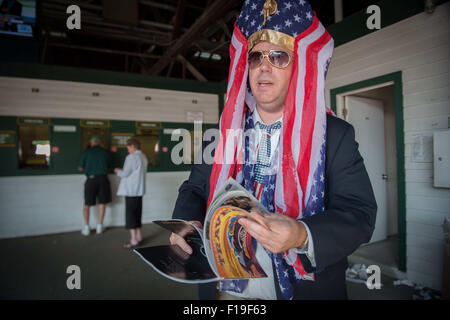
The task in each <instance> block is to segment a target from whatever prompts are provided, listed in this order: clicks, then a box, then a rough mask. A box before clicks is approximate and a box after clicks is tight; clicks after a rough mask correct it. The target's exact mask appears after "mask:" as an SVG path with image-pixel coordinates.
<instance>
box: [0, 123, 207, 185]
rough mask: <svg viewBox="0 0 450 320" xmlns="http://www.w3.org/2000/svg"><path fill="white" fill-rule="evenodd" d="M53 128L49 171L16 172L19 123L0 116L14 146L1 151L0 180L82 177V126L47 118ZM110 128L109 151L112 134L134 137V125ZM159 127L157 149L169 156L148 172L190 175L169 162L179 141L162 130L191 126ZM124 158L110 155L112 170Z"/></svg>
mask: <svg viewBox="0 0 450 320" xmlns="http://www.w3.org/2000/svg"><path fill="white" fill-rule="evenodd" d="M49 121H50V122H51V124H52V125H47V126H48V127H49V131H50V132H49V133H50V141H51V144H52V146H58V147H59V149H60V151H59V152H58V153H53V152H52V156H51V160H50V166H49V168H48V169H28V170H25V169H19V167H18V146H19V135H18V127H19V125H18V123H17V117H14V116H0V128H1V129H2V130H3V131H5V130H7V131H8V132H9V131H10V132H14V133H15V134H14V143H15V145H14V146H13V147H11V148H0V177H14V176H39V175H61V174H81V175H82V174H83V173H80V172H79V171H78V170H77V166H78V160H79V159H80V156H81V153H82V145H81V137H82V133H81V129H82V127H81V125H80V119H68V118H49ZM108 121H109V122H110V126H109V127H108V128H107V129H108V143H107V145H108V149H109V148H110V147H111V146H110V141H109V140H110V138H111V133H112V132H114V133H132V134H133V135H136V121H130V120H108ZM160 124H161V127H160V128H159V129H158V131H159V134H160V139H159V142H160V148H161V150H162V148H163V147H167V148H168V152H162V151H161V152H160V153H159V155H158V157H159V159H158V161H157V166H154V167H149V168H148V170H147V172H173V171H190V170H191V169H192V165H188V164H180V165H175V164H173V163H172V161H171V151H172V149H173V147H174V146H175V145H176V144H178V143H179V141H171V139H170V137H171V136H170V135H169V134H164V129H166V128H167V129H177V128H184V129H187V130H194V124H193V123H176V122H161V123H160ZM53 125H73V126H75V127H76V131H75V132H73V133H72V132H71V133H66V132H55V131H54V130H53V127H52V126H53ZM214 126H215V124H203V126H202V129H203V131H205V130H207V129H209V128H211V127H214ZM126 155H127V150H126V149H124V148H119V149H118V150H117V152H112V153H111V156H112V160H113V168H116V167H121V166H122V165H123V161H124V160H125V157H126Z"/></svg>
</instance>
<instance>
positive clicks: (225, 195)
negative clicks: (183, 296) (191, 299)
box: [133, 178, 268, 283]
mask: <svg viewBox="0 0 450 320" xmlns="http://www.w3.org/2000/svg"><path fill="white" fill-rule="evenodd" d="M257 212H260V213H262V214H264V213H268V212H267V210H266V209H265V208H264V207H263V206H262V205H261V204H260V203H259V202H258V201H257V200H256V198H255V197H253V195H252V194H250V193H249V192H248V191H247V190H245V189H244V188H243V187H242V186H241V185H240V184H239V183H237V182H236V181H235V180H234V179H232V178H230V179H229V180H228V181H227V182H226V183H225V185H224V186H222V188H221V189H220V190H219V191H218V193H217V195H216V196H215V197H214V199H213V201H212V202H211V205H210V206H209V208H208V211H207V213H206V218H205V221H204V224H203V226H204V229H203V230H202V229H199V228H198V227H197V226H196V225H194V224H191V223H189V222H186V221H183V220H178V219H173V220H156V221H153V222H154V223H155V224H158V225H159V226H161V227H163V228H165V229H167V230H169V231H171V232H174V233H176V234H178V235H180V236H182V237H183V238H184V239H185V240H186V242H187V243H188V244H189V245H190V246H191V248H192V250H193V252H192V254H188V253H186V252H184V251H183V250H182V249H181V248H180V247H179V246H178V245H163V246H153V247H146V248H138V249H134V250H133V251H134V252H135V253H136V254H138V255H139V256H140V257H141V258H142V259H143V260H144V261H145V262H146V263H148V264H149V265H150V266H152V267H153V268H154V269H155V270H156V271H157V272H158V273H160V274H161V275H163V276H165V277H167V278H169V279H172V280H174V281H178V282H183V283H202V282H212V281H218V280H223V279H249V278H264V277H267V275H266V274H265V272H264V271H263V269H262V268H261V266H260V265H259V263H258V261H257V260H256V257H255V252H256V240H255V239H253V238H252V237H251V236H250V234H248V233H247V232H246V231H245V229H244V228H243V227H242V226H241V225H240V224H239V223H238V220H239V218H241V217H245V218H248V219H251V220H253V221H256V222H258V223H259V224H261V225H262V226H264V227H266V228H267V226H266V225H265V224H264V221H263V220H262V219H261V215H260V214H258V213H257Z"/></svg>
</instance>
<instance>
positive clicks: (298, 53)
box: [170, 0, 377, 299]
mask: <svg viewBox="0 0 450 320" xmlns="http://www.w3.org/2000/svg"><path fill="white" fill-rule="evenodd" d="M261 12H262V13H264V17H262V14H260V13H261ZM233 41H234V42H233ZM239 43H240V44H241V45H242V46H241V45H239ZM232 47H233V50H230V52H231V53H232V62H233V61H234V63H232V66H230V75H231V76H230V79H229V82H230V83H229V86H228V88H229V89H228V93H227V103H226V106H225V108H224V112H223V114H222V117H221V123H220V125H221V126H220V130H221V137H220V143H219V146H225V149H224V150H228V149H227V148H226V147H227V146H228V143H230V142H229V141H227V135H226V130H227V129H238V128H240V129H243V130H244V132H245V133H246V136H248V137H249V139H248V140H246V139H244V140H242V141H243V142H242V145H238V146H236V148H235V149H231V150H232V152H234V154H238V155H241V156H242V159H244V160H245V162H244V164H242V165H239V164H238V163H237V160H235V161H234V163H231V164H227V163H225V162H224V159H225V156H223V155H222V154H221V153H218V154H216V155H215V158H214V164H213V165H211V164H208V163H205V162H203V163H202V164H198V165H194V167H193V169H192V171H191V174H190V177H189V179H188V180H187V181H185V182H184V183H183V185H182V186H181V187H180V189H179V196H178V199H177V202H176V205H175V209H174V213H173V218H179V219H184V220H188V221H193V223H195V224H197V225H201V223H202V221H203V220H204V217H205V212H206V209H207V207H208V204H209V203H210V202H211V199H212V197H213V196H214V192H215V191H217V190H218V188H219V187H220V186H221V185H222V184H223V181H224V179H225V178H228V177H229V176H232V177H233V178H235V179H236V180H237V181H238V182H240V183H241V184H242V185H243V186H244V187H245V188H246V189H247V190H249V191H251V192H252V193H253V194H254V195H255V196H256V197H257V198H258V199H259V200H260V201H261V203H262V204H263V205H264V206H265V207H266V208H267V209H268V210H269V212H272V213H271V214H260V215H261V218H262V219H263V220H264V222H265V223H266V225H267V226H268V227H269V229H265V228H263V227H262V226H261V225H259V224H257V223H255V222H253V221H251V220H249V219H245V218H241V219H239V223H240V224H241V225H242V226H243V227H244V228H245V229H246V230H247V232H248V233H250V234H251V235H252V236H253V237H254V238H255V239H256V240H257V248H256V250H255V251H256V256H257V258H258V261H259V262H261V266H262V267H263V269H264V271H265V272H266V273H267V274H268V277H267V278H266V279H251V280H232V281H221V282H219V285H218V287H217V289H218V290H219V294H218V296H217V297H218V298H219V299H239V298H243V299H247V298H248V299H346V298H347V292H346V286H345V270H346V268H347V256H348V255H350V254H351V253H352V252H354V251H355V250H356V249H357V248H358V247H359V246H360V245H361V244H362V243H365V242H368V241H369V240H370V238H371V236H372V232H373V229H374V226H375V218H376V209H377V207H376V202H375V199H374V195H373V191H372V187H371V184H370V181H369V177H368V175H367V172H366V170H365V167H364V163H363V159H362V158H361V155H360V154H359V151H358V144H357V143H356V141H355V135H354V130H353V128H352V126H351V125H349V124H348V123H346V122H345V121H342V120H340V119H338V118H336V117H334V116H332V115H330V114H329V113H328V114H327V112H326V108H325V105H324V97H323V90H324V76H325V75H326V71H327V68H328V64H329V62H330V59H331V52H332V47H333V42H332V39H331V37H330V36H329V35H328V33H327V32H326V30H325V29H324V28H323V27H322V26H321V24H320V22H318V20H317V18H316V17H315V16H314V14H313V11H312V9H311V7H310V6H309V4H308V3H307V2H306V1H300V4H296V3H294V4H293V3H292V2H288V1H274V0H267V1H255V2H252V3H249V2H248V3H246V4H244V7H243V9H242V13H241V15H240V16H239V18H238V22H237V24H236V28H235V33H234V37H233V40H232ZM239 50H248V55H247V54H245V53H244V54H242V53H241V52H239ZM233 53H234V54H235V55H234V56H233ZM242 57H244V58H242ZM242 65H244V66H247V67H248V70H249V74H248V85H249V88H247V85H246V82H245V81H243V82H242V81H241V82H239V81H235V79H237V78H238V76H239V73H243V72H245V71H244V70H246V68H245V67H244V68H243V67H242ZM244 75H245V73H244ZM321 77H323V78H321ZM240 83H244V86H242V85H241V84H240ZM244 95H245V96H246V98H245V103H244V100H243V99H242V97H243V96H244ZM239 97H241V99H240V98H239ZM300 111H301V112H300ZM306 119H308V120H306ZM250 141H252V142H250ZM205 146H206V145H205V144H204V147H205ZM255 146H256V148H255ZM237 158H239V157H237ZM252 160H253V162H255V163H252ZM170 241H171V243H172V244H177V245H179V246H180V247H181V248H182V249H183V250H185V251H186V252H188V253H190V252H191V248H190V247H189V246H188V245H187V243H186V242H185V241H184V239H183V238H181V237H179V236H178V235H176V234H172V235H171V237H170ZM214 291H215V286H212V285H210V286H206V285H202V286H200V295H199V297H200V298H201V299H207V298H214Z"/></svg>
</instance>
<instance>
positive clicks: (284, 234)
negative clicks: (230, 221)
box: [238, 213, 308, 253]
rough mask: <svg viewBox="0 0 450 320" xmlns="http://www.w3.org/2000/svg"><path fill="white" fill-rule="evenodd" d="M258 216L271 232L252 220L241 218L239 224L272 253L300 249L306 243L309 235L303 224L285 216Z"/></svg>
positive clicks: (272, 214) (271, 214)
mask: <svg viewBox="0 0 450 320" xmlns="http://www.w3.org/2000/svg"><path fill="white" fill-rule="evenodd" d="M258 214H259V215H260V216H261V218H262V220H263V221H264V222H265V223H266V225H267V226H268V227H269V230H268V229H266V228H264V227H263V226H261V225H260V224H259V223H257V222H255V221H252V220H250V219H246V218H240V219H239V220H238V222H239V224H241V225H242V226H243V227H244V228H245V230H247V232H248V233H250V235H251V236H252V237H253V238H255V239H256V240H257V241H258V242H259V243H260V244H261V245H262V246H263V247H264V248H266V249H267V250H269V251H270V252H272V253H282V252H285V251H287V250H289V249H291V248H299V247H301V246H302V245H303V243H304V242H305V241H306V238H307V236H308V234H307V232H306V228H305V226H304V225H303V223H301V222H299V221H297V220H295V219H293V218H291V217H288V216H285V215H284V214H278V213H269V214H261V213H258Z"/></svg>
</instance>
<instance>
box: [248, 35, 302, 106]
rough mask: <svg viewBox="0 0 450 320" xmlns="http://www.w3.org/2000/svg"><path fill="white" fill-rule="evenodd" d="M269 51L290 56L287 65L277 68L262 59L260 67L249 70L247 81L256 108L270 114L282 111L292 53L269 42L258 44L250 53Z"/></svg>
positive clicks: (266, 59)
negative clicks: (277, 51)
mask: <svg viewBox="0 0 450 320" xmlns="http://www.w3.org/2000/svg"><path fill="white" fill-rule="evenodd" d="M270 50H280V51H285V52H288V53H289V54H290V56H291V61H290V63H289V65H288V66H287V67H286V68H283V69H281V68H277V67H274V66H273V65H271V64H270V63H269V61H268V58H264V59H263V62H262V63H261V65H259V66H258V67H256V68H254V69H251V68H250V71H249V80H250V88H251V89H252V93H253V96H254V97H255V100H256V104H257V105H258V107H259V108H261V109H262V110H264V111H266V112H270V113H272V112H279V111H282V110H283V107H284V100H285V99H286V94H287V91H288V87H289V81H290V79H291V73H292V65H293V63H292V60H293V57H294V53H293V52H292V51H290V50H288V49H285V48H283V47H280V46H277V45H274V44H271V43H270V42H259V43H258V44H256V45H255V46H254V47H253V49H252V50H251V51H267V52H269V51H270Z"/></svg>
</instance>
